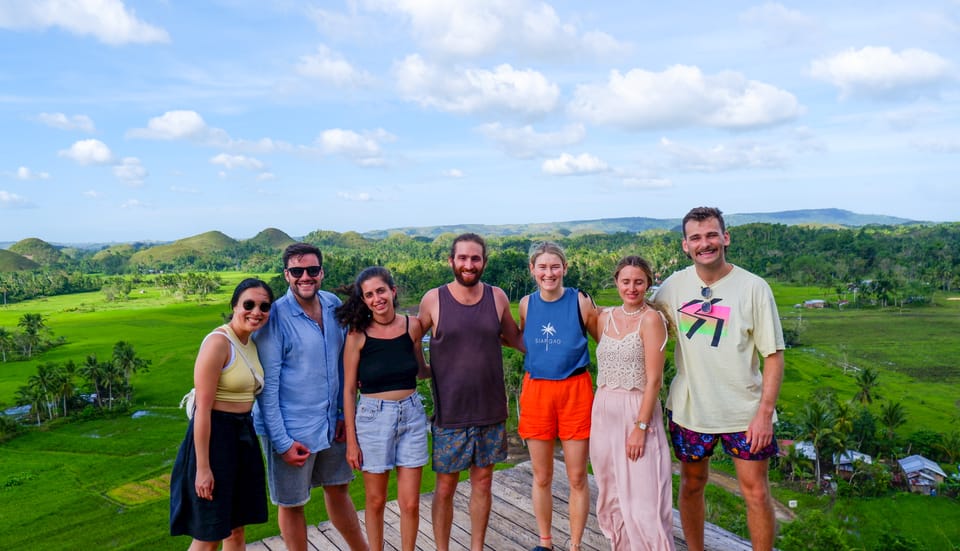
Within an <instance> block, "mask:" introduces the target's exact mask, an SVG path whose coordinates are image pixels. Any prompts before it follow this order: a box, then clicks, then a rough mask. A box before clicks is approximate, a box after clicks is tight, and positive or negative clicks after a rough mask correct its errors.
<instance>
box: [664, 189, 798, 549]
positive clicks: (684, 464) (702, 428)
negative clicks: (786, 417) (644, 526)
mask: <svg viewBox="0 0 960 551" xmlns="http://www.w3.org/2000/svg"><path fill="white" fill-rule="evenodd" d="M682 228H683V241H682V243H681V245H682V247H683V251H684V252H685V253H686V254H687V256H688V257H689V258H690V259H691V260H692V261H693V265H692V266H690V267H688V268H685V269H683V270H680V271H678V272H676V273H674V274H672V275H671V276H670V277H669V278H667V280H666V281H664V282H663V284H662V285H661V286H660V288H659V289H658V290H657V292H656V294H655V295H654V297H653V300H654V301H655V302H657V303H658V304H660V305H662V306H663V307H665V309H666V310H667V311H668V312H671V313H672V315H673V317H674V323H675V326H676V327H677V339H676V349H675V353H674V361H675V363H676V366H677V375H676V377H675V378H674V379H673V382H672V383H671V385H670V393H669V396H668V397H667V410H668V416H669V418H670V437H671V441H672V442H673V448H674V453H675V454H676V456H677V459H679V460H680V464H681V470H680V495H679V499H678V504H679V509H680V520H681V523H682V525H683V533H684V536H685V538H686V542H687V546H688V548H689V549H690V550H691V551H700V550H702V549H703V540H704V535H703V534H704V515H705V504H704V489H705V487H706V483H707V478H708V476H709V473H710V456H711V455H713V450H714V448H715V447H716V445H717V443H720V444H721V445H722V446H723V449H724V451H725V452H726V453H727V454H728V455H730V456H732V457H733V462H734V465H735V467H736V471H737V480H738V481H739V483H740V490H741V492H742V493H743V496H744V500H745V501H746V505H747V527H748V528H749V530H750V540H751V542H752V544H753V548H754V549H757V550H768V549H772V548H773V541H774V533H775V529H776V524H775V519H774V515H773V505H772V502H771V498H770V485H769V481H768V478H767V474H768V469H769V459H770V458H771V457H774V456H776V454H777V443H776V439H775V438H774V433H773V424H774V422H776V420H777V414H776V411H775V409H774V407H775V405H776V402H777V396H778V394H779V393H780V383H781V382H782V380H783V349H784V348H785V346H784V340H783V330H782V328H781V326H780V317H779V314H778V312H777V305H776V303H775V302H774V300H773V293H772V291H771V290H770V286H769V285H767V283H766V282H765V281H764V280H763V279H762V278H760V277H759V276H757V275H754V274H752V273H750V272H748V271H747V270H744V269H743V268H740V267H738V266H734V265H733V264H730V263H729V262H727V259H726V248H727V247H728V246H729V245H730V234H729V233H728V232H727V230H726V225H725V224H724V221H723V214H722V213H721V212H720V210H719V209H716V208H708V207H697V208H694V209H692V210H691V211H690V212H688V213H687V215H686V216H684V218H683V223H682ZM761 359H762V362H761ZM761 363H762V371H761Z"/></svg>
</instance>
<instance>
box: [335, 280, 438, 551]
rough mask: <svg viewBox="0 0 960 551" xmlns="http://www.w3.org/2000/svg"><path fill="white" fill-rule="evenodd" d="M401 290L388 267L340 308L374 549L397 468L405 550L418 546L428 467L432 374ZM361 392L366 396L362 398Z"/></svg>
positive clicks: (353, 451) (351, 436)
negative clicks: (427, 388) (420, 382)
mask: <svg viewBox="0 0 960 551" xmlns="http://www.w3.org/2000/svg"><path fill="white" fill-rule="evenodd" d="M398 304H399V303H398V301H397V286H396V284H394V282H393V276H391V275H390V272H389V271H387V270H386V269H385V268H382V267H379V266H373V267H370V268H367V269H365V270H363V271H362V272H360V275H358V276H357V280H356V282H354V284H353V286H352V287H351V289H350V296H349V297H348V298H347V300H346V302H344V303H343V305H342V306H341V307H340V308H338V309H337V319H338V321H339V322H340V323H341V325H343V326H345V327H347V328H348V329H349V333H347V339H346V342H345V343H344V345H343V416H344V422H345V423H344V424H345V428H346V433H347V463H349V464H350V466H351V467H353V468H354V469H360V470H362V471H363V487H364V492H365V494H366V507H365V512H364V520H365V524H366V528H367V540H368V541H369V543H370V549H371V550H373V551H380V550H382V549H383V512H384V508H385V506H386V501H387V483H388V481H389V479H390V471H391V470H393V469H396V471H397V503H398V505H399V506H400V541H401V548H402V551H413V550H414V548H415V547H416V541H417V528H418V526H419V519H420V478H421V475H422V472H423V466H424V465H426V464H427V459H428V452H427V416H426V413H425V412H424V409H423V402H422V401H421V399H420V394H419V393H417V377H418V376H420V377H422V378H425V377H427V376H428V373H427V368H426V364H425V362H424V360H423V349H422V348H421V346H420V339H421V338H422V337H423V330H422V329H421V328H420V322H419V321H418V320H417V318H416V317H412V316H407V315H398V314H397V310H396V308H397V306H398ZM357 391H359V392H360V399H359V401H358V400H357Z"/></svg>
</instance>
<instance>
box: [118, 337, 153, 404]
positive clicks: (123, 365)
mask: <svg viewBox="0 0 960 551" xmlns="http://www.w3.org/2000/svg"><path fill="white" fill-rule="evenodd" d="M113 366H114V367H115V368H116V371H117V373H118V374H120V375H121V376H122V378H123V388H124V391H125V394H126V398H127V400H129V399H130V389H131V388H132V387H131V386H130V375H131V374H132V373H136V372H137V371H146V370H148V369H149V368H150V360H145V359H143V358H138V357H137V353H136V352H135V351H134V350H133V345H131V344H130V343H127V342H124V341H119V342H117V344H115V345H113Z"/></svg>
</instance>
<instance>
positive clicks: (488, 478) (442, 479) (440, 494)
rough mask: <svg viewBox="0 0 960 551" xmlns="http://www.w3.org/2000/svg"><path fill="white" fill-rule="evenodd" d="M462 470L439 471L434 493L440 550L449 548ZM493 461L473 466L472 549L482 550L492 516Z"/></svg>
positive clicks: (471, 476)
mask: <svg viewBox="0 0 960 551" xmlns="http://www.w3.org/2000/svg"><path fill="white" fill-rule="evenodd" d="M459 480H460V473H437V485H436V488H435V489H434V493H433V511H432V518H433V539H434V542H435V543H436V544H437V551H448V550H449V548H450V529H451V526H452V525H453V496H454V494H455V493H456V492H457V482H459ZM492 484H493V465H490V466H489V467H477V466H472V467H470V549H471V551H482V550H483V542H484V538H486V535H487V523H488V522H489V520H490V507H491V505H492V504H493V497H492V496H491V494H490V490H491V486H492Z"/></svg>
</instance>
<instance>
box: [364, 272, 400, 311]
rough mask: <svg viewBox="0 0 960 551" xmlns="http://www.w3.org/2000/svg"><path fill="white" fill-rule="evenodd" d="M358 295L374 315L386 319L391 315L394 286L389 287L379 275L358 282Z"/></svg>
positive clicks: (395, 296)
mask: <svg viewBox="0 0 960 551" xmlns="http://www.w3.org/2000/svg"><path fill="white" fill-rule="evenodd" d="M360 296H361V298H362V299H363V303H364V304H366V305H367V308H369V309H370V311H371V312H373V315H374V316H377V317H379V318H383V319H387V320H389V319H390V318H391V317H393V312H394V301H395V300H396V299H397V289H396V287H390V285H388V284H387V282H386V281H384V280H383V279H381V278H379V277H371V278H370V279H368V280H366V281H364V282H363V283H361V284H360Z"/></svg>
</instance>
